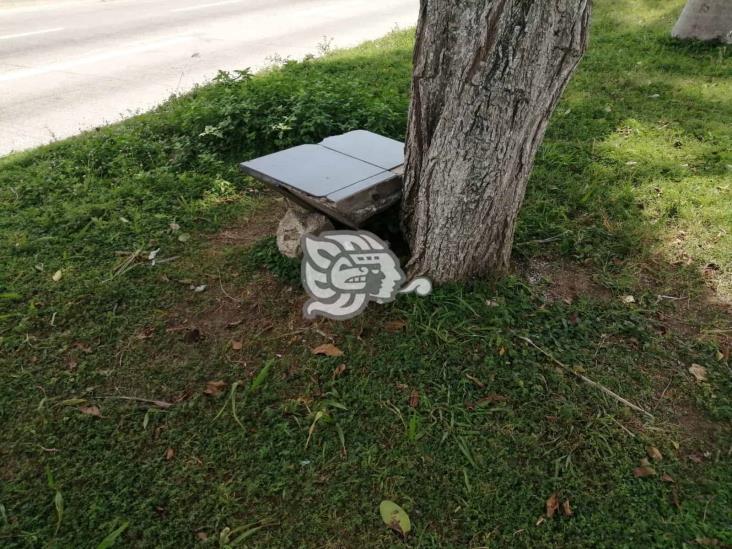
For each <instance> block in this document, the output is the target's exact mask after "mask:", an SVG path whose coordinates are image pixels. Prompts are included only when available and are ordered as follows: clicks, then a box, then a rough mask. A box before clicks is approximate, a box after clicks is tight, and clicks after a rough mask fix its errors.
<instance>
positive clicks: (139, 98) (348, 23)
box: [0, 0, 419, 155]
mask: <svg viewBox="0 0 732 549" xmlns="http://www.w3.org/2000/svg"><path fill="white" fill-rule="evenodd" d="M418 5H419V0H106V1H103V0H79V1H68V0H55V1H54V2H53V3H48V4H42V3H39V2H37V1H33V0H0V155H6V154H8V153H9V152H12V151H14V150H15V151H18V150H23V149H27V148H31V147H34V146H37V145H41V144H44V143H48V142H50V141H53V140H56V139H61V138H64V137H68V136H70V135H74V134H76V133H79V132H80V131H83V130H86V129H91V128H94V127H98V126H100V125H103V124H106V123H110V122H114V121H117V120H119V119H121V118H124V117H127V116H130V115H132V114H135V113H136V112H141V111H144V110H148V109H150V108H152V107H154V106H155V105H157V104H159V103H160V102H161V101H163V100H165V99H167V98H168V97H170V95H171V94H177V93H182V92H185V91H186V90H189V89H190V88H191V87H193V86H194V85H195V84H199V83H203V82H206V81H208V80H210V79H211V78H213V77H214V76H215V75H216V74H217V72H218V71H219V70H234V69H243V68H246V67H252V68H253V69H256V68H259V67H262V66H265V65H267V63H268V62H269V61H271V59H272V58H273V57H274V56H277V55H279V56H282V57H288V56H291V57H293V58H300V57H302V56H304V55H306V54H308V53H316V52H317V51H318V44H321V43H323V42H324V39H323V37H327V38H328V39H332V45H333V46H334V47H346V46H350V45H355V44H357V43H359V42H361V41H363V40H366V39H371V38H377V37H379V36H381V35H383V34H385V33H387V32H388V31H390V30H391V29H393V28H394V27H395V26H400V27H406V26H410V25H413V24H415V22H416V19H417V12H418Z"/></svg>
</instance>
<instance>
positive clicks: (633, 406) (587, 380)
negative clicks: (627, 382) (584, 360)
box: [518, 336, 655, 419]
mask: <svg viewBox="0 0 732 549" xmlns="http://www.w3.org/2000/svg"><path fill="white" fill-rule="evenodd" d="M518 338H519V339H522V340H524V341H525V342H526V343H528V344H529V345H531V346H532V347H534V348H535V349H536V350H537V351H539V352H540V353H541V354H543V355H544V356H546V357H547V358H549V359H550V360H551V361H552V362H554V363H555V364H556V365H558V366H559V367H561V368H562V369H563V370H565V371H567V372H569V373H570V374H572V375H574V376H575V377H577V378H579V379H581V380H582V381H584V382H585V383H587V384H588V385H592V386H593V387H596V388H597V389H600V390H601V391H602V392H603V393H605V394H606V395H608V396H611V397H612V398H614V399H615V400H617V401H618V402H620V403H622V404H625V405H626V406H627V407H628V408H631V409H633V410H635V411H636V412H640V413H642V414H645V415H646V416H648V417H649V418H650V419H655V418H654V417H653V414H651V413H650V412H648V411H646V410H644V409H643V408H641V407H640V406H637V405H636V404H633V403H632V402H630V401H629V400H627V399H625V398H623V397H621V396H620V395H619V394H617V393H614V392H613V391H611V390H610V389H608V388H607V387H605V386H604V385H602V384H600V383H598V382H596V381H593V380H591V379H590V378H589V377H587V376H585V375H582V374H580V373H579V372H575V371H574V370H573V369H572V368H570V367H569V366H567V365H566V364H564V363H563V362H560V361H559V360H557V359H556V358H555V357H554V355H552V354H551V353H550V352H549V351H546V350H544V349H542V348H541V347H539V346H538V345H537V344H536V343H534V342H533V341H531V340H530V339H529V338H528V337H524V336H518Z"/></svg>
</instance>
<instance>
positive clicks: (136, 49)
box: [0, 36, 193, 82]
mask: <svg viewBox="0 0 732 549" xmlns="http://www.w3.org/2000/svg"><path fill="white" fill-rule="evenodd" d="M192 39H193V36H174V37H171V38H167V39H162V40H157V41H154V42H145V43H143V44H138V45H136V46H132V47H129V48H122V49H117V50H115V51H109V52H105V53H98V54H96V55H90V56H88V57H79V58H78V59H71V60H69V61H61V62H58V63H51V64H50V65H44V66H41V67H31V68H27V69H20V70H14V71H10V72H7V73H5V74H0V82H11V81H13V80H20V79H22V78H29V77H31V76H39V75H42V74H47V73H49V72H56V71H66V70H69V69H73V68H75V67H80V66H82V65H91V64H92V63H98V62H99V61H107V60H109V59H115V58H118V57H127V56H130V55H136V54H138V53H143V52H146V51H149V50H154V49H157V48H164V47H166V46H173V45H175V44H181V43H183V42H188V41H189V40H192Z"/></svg>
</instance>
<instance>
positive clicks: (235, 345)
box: [231, 341, 244, 351]
mask: <svg viewBox="0 0 732 549" xmlns="http://www.w3.org/2000/svg"><path fill="white" fill-rule="evenodd" d="M243 346H244V343H243V342H241V341H232V342H231V348H232V349H234V350H235V351H241V348H242V347H243Z"/></svg>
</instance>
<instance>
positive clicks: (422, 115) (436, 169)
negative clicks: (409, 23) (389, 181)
mask: <svg viewBox="0 0 732 549" xmlns="http://www.w3.org/2000/svg"><path fill="white" fill-rule="evenodd" d="M589 16H590V0H552V1H550V0H421V8H420V16H419V23H418V25H417V40H416V44H415V51H414V74H413V79H412V103H411V108H410V116H409V128H408V134H407V149H406V171H405V177H404V195H403V202H402V218H403V223H404V230H405V234H406V236H407V240H408V242H409V244H410V247H411V251H412V259H411V261H410V263H409V265H408V268H409V272H410V274H412V275H422V274H427V275H429V276H430V277H431V278H432V279H433V280H434V281H435V282H445V281H450V280H461V279H466V278H469V277H472V276H475V275H481V274H486V273H489V272H496V271H502V270H504V269H505V268H506V267H507V266H508V263H509V260H510V255H511V246H512V242H513V235H514V226H515V222H516V216H517V214H518V211H519V208H520V206H521V202H522V201H523V197H524V192H525V190H526V182H527V180H528V177H529V174H530V172H531V168H532V166H533V162H534V156H535V154H536V151H537V149H538V147H539V145H540V143H541V141H542V139H543V136H544V131H545V130H546V125H547V122H548V120H549V117H550V116H551V114H552V111H553V110H554V108H555V107H556V104H557V102H558V101H559V98H560V96H561V94H562V92H563V90H564V88H565V86H566V84H567V82H568V81H569V78H570V76H571V75H572V73H573V72H574V69H575V68H576V67H577V64H578V63H579V61H580V59H581V57H582V54H583V53H584V51H585V48H586V45H587V31H588V25H589Z"/></svg>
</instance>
